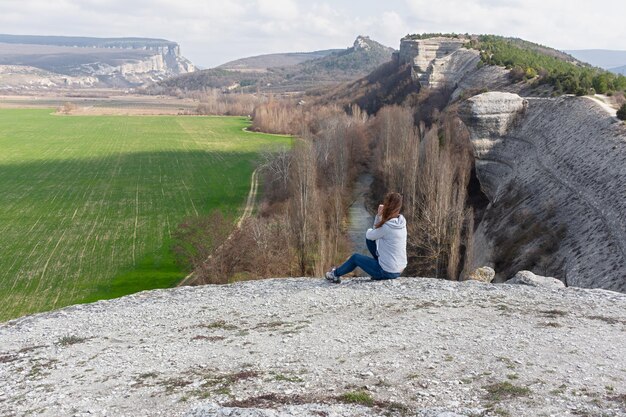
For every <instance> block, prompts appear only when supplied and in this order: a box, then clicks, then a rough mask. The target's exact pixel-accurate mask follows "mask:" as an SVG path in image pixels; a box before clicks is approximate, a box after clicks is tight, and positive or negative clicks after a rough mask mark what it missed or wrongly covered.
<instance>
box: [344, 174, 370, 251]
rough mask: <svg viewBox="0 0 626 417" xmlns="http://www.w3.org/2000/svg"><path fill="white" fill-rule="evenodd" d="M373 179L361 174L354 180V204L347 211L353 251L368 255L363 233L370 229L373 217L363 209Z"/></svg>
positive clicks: (349, 235)
mask: <svg viewBox="0 0 626 417" xmlns="http://www.w3.org/2000/svg"><path fill="white" fill-rule="evenodd" d="M372 181H373V178H372V176H371V175H370V174H362V175H360V176H359V178H358V179H357V180H356V185H355V187H354V202H353V203H352V205H351V206H350V208H349V209H348V219H349V225H348V237H349V238H350V242H352V245H353V248H354V251H355V252H357V253H362V254H364V255H368V254H369V252H368V250H367V246H365V232H366V231H367V229H368V228H370V227H372V223H373V222H374V216H372V215H371V214H370V213H369V212H368V211H367V209H366V208H365V195H366V194H367V192H368V191H369V189H370V185H371V184H372Z"/></svg>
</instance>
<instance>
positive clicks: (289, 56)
mask: <svg viewBox="0 0 626 417" xmlns="http://www.w3.org/2000/svg"><path fill="white" fill-rule="evenodd" d="M341 51H342V49H326V50H321V51H313V52H287V53H277V54H265V55H257V56H252V57H248V58H240V59H236V60H234V61H230V62H227V63H225V64H222V65H219V66H218V67H216V68H220V69H224V70H227V71H241V72H250V71H251V72H254V71H257V72H264V71H267V69H268V68H276V67H291V66H293V65H298V64H301V63H303V62H305V61H310V60H313V59H318V58H324V57H325V56H328V55H330V54H333V53H336V52H341Z"/></svg>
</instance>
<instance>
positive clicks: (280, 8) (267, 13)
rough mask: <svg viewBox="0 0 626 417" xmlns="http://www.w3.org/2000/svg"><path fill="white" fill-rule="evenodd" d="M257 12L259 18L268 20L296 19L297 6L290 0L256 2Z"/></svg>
mask: <svg viewBox="0 0 626 417" xmlns="http://www.w3.org/2000/svg"><path fill="white" fill-rule="evenodd" d="M257 10H258V11H259V14H260V15H261V16H263V17H265V18H268V19H270V20H273V19H282V20H288V19H295V18H297V17H298V5H297V4H296V3H295V2H294V1H292V0H258V1H257Z"/></svg>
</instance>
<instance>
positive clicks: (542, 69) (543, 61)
mask: <svg viewBox="0 0 626 417" xmlns="http://www.w3.org/2000/svg"><path fill="white" fill-rule="evenodd" d="M467 47H469V48H474V49H477V50H479V51H480V58H481V61H482V62H483V63H484V64H486V65H500V66H504V67H506V68H509V69H512V72H511V79H512V80H513V81H514V82H516V81H521V80H522V79H523V78H526V79H531V78H535V77H537V76H539V81H540V82H542V83H547V84H550V85H552V86H553V87H554V89H555V92H557V93H558V94H562V93H568V94H577V95H584V94H589V93H590V92H591V89H592V88H594V89H595V91H596V92H597V93H607V92H611V91H625V90H626V77H624V76H623V75H616V74H612V73H610V72H607V71H604V70H602V69H600V68H594V67H591V66H590V65H587V64H583V63H580V62H577V61H575V60H574V59H573V58H572V57H570V56H568V55H565V54H563V53H562V52H559V51H556V50H553V49H550V48H547V47H545V46H541V45H537V44H533V43H531V42H527V41H523V40H521V39H514V38H505V37H502V36H495V35H480V36H477V37H474V38H472V39H471V40H470V42H468V44H467Z"/></svg>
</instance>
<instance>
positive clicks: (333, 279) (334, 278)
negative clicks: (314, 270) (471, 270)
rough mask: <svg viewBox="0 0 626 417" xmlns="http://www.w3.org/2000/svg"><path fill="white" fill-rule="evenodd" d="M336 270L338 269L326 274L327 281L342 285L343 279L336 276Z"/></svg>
mask: <svg viewBox="0 0 626 417" xmlns="http://www.w3.org/2000/svg"><path fill="white" fill-rule="evenodd" d="M335 269H336V268H334V267H333V268H332V269H331V270H330V271H328V272H326V279H327V280H328V281H330V282H332V283H334V284H340V283H341V278H339V277H338V276H336V275H335Z"/></svg>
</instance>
